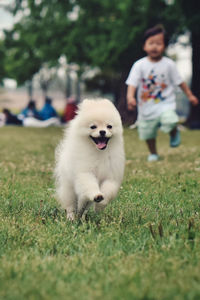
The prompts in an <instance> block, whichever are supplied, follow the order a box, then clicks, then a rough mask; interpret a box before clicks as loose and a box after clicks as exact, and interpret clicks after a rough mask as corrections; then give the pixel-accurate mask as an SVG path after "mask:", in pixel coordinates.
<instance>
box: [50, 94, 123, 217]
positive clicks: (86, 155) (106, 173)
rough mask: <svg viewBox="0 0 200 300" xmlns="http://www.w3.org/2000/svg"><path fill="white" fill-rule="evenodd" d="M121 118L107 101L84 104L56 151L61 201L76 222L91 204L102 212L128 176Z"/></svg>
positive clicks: (56, 172)
mask: <svg viewBox="0 0 200 300" xmlns="http://www.w3.org/2000/svg"><path fill="white" fill-rule="evenodd" d="M122 133H123V129H122V123H121V119H120V115H119V113H118V111H117V109H116V108H115V106H114V105H113V104H112V103H111V102H110V101H109V100H107V99H98V100H87V99H86V100H84V101H83V102H82V103H81V104H80V106H79V110H78V114H77V116H76V117H75V119H74V120H72V121H71V122H70V124H69V127H68V128H67V129H66V132H65V136H64V139H63V141H62V142H61V144H60V145H59V146H58V148H57V151H56V169H55V175H56V183H57V194H58V198H59V201H60V203H61V205H62V207H63V208H64V209H66V211H67V218H68V219H70V220H74V218H75V216H76V215H78V216H79V217H80V216H82V215H83V214H86V212H87V210H88V208H89V207H90V205H91V204H94V207H95V211H99V210H101V209H103V208H105V206H106V205H107V204H108V203H109V202H110V201H111V200H112V199H113V198H114V197H115V196H116V195H117V192H118V190H119V187H120V184H121V182H122V178H123V173H124V146H123V137H122Z"/></svg>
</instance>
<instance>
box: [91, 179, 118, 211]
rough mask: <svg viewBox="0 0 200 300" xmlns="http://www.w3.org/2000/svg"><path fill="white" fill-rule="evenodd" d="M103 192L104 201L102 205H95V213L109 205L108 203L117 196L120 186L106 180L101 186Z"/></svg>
mask: <svg viewBox="0 0 200 300" xmlns="http://www.w3.org/2000/svg"><path fill="white" fill-rule="evenodd" d="M100 189H101V192H102V194H103V195H104V200H103V201H101V202H100V203H95V207H94V209H95V212H99V211H101V210H103V209H105V207H106V206H107V205H108V203H109V202H110V201H111V200H112V199H113V198H115V196H116V195H117V192H118V189H119V184H118V183H116V182H115V181H113V180H105V181H104V182H103V183H102V184H101V187H100Z"/></svg>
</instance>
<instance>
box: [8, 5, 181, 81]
mask: <svg viewBox="0 0 200 300" xmlns="http://www.w3.org/2000/svg"><path fill="white" fill-rule="evenodd" d="M176 7H177V6H176ZM19 12H20V13H21V14H22V17H21V18H20V20H19V22H18V23H16V24H15V26H14V28H13V29H12V30H11V31H7V32H5V35H6V39H5V44H6V48H7V49H8V53H7V54H8V55H7V60H6V70H7V72H8V74H9V75H10V77H13V78H15V79H16V80H17V81H18V83H20V84H21V83H23V81H25V80H27V79H30V78H31V77H32V76H33V75H34V74H35V73H36V72H37V71H38V70H39V69H40V67H41V65H42V64H43V63H46V62H48V63H49V64H50V65H55V64H56V63H57V61H58V58H59V57H60V56H61V55H65V56H66V57H67V60H68V62H75V63H77V64H79V65H80V66H83V67H84V65H90V66H98V67H100V68H101V69H102V70H110V71H115V72H122V71H123V70H126V71H127V70H128V69H129V68H130V66H131V64H132V63H133V61H134V60H136V59H138V58H139V57H140V56H141V55H142V47H141V45H142V35H143V32H144V30H145V29H146V28H147V27H149V26H153V25H155V24H156V23H164V25H165V27H166V29H167V31H168V33H169V35H170V36H171V35H172V34H173V33H174V28H175V27H176V28H178V23H179V20H178V19H177V14H178V11H177V9H175V8H174V6H173V5H167V4H166V1H164V0H163V1H162V0H142V1H141V0H134V1H132V0H125V1H123V2H122V1H121V0H110V1H107V0H102V1H98V0H81V1H80V0H74V1H59V0H54V1H47V0H43V1H35V0H26V1H21V0H18V1H16V3H15V8H14V9H13V13H14V14H18V13H19ZM21 66H25V68H23V67H21Z"/></svg>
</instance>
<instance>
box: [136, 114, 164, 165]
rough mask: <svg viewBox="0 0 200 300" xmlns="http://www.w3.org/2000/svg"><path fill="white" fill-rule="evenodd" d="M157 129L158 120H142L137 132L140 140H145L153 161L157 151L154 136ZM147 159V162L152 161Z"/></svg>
mask: <svg viewBox="0 0 200 300" xmlns="http://www.w3.org/2000/svg"><path fill="white" fill-rule="evenodd" d="M158 127H159V119H154V120H144V121H140V122H139V123H138V132H139V137H140V139H141V140H145V142H146V144H147V147H148V149H149V152H150V156H151V155H153V160H156V159H155V158H156V157H157V159H158V155H157V149H156V135H157V131H158ZM150 156H149V157H148V160H149V159H150V160H151V159H152V158H150Z"/></svg>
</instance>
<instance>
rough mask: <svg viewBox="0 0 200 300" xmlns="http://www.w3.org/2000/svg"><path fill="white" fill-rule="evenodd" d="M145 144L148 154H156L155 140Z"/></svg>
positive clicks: (147, 141)
mask: <svg viewBox="0 0 200 300" xmlns="http://www.w3.org/2000/svg"><path fill="white" fill-rule="evenodd" d="M146 143H147V146H148V149H149V152H150V153H151V154H157V149H156V139H155V138H154V139H149V140H146Z"/></svg>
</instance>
